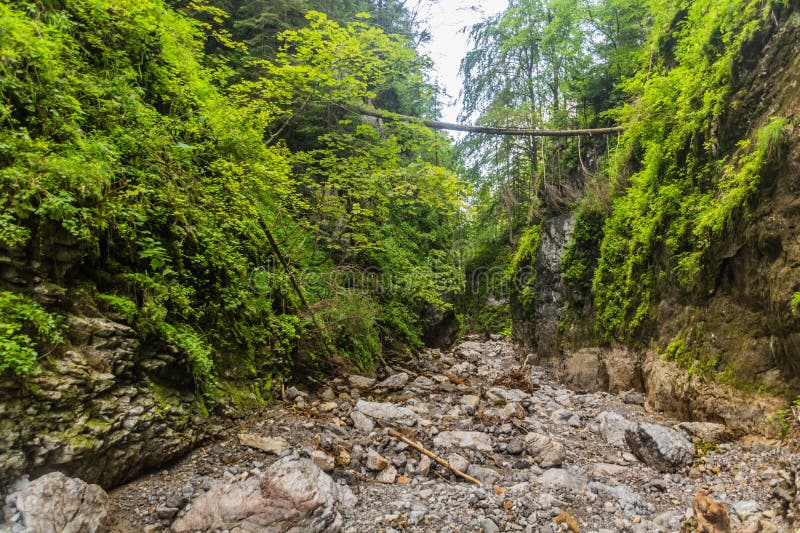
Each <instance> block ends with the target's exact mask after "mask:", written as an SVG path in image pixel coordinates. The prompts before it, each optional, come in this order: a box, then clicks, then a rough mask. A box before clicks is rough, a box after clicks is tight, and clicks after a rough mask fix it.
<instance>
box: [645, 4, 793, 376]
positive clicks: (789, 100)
mask: <svg viewBox="0 0 800 533" xmlns="http://www.w3.org/2000/svg"><path fill="white" fill-rule="evenodd" d="M768 28H769V29H768V30H765V31H764V32H762V33H761V34H760V35H759V37H758V38H756V39H755V40H753V41H752V42H751V43H749V46H748V47H746V49H745V51H744V54H743V56H742V57H741V59H740V62H739V63H738V64H736V65H735V66H734V70H733V72H734V92H733V94H731V97H730V100H729V106H728V107H727V112H726V114H725V115H724V116H723V117H722V120H721V121H720V126H719V128H720V138H721V142H720V145H721V146H726V145H729V144H732V143H733V142H734V141H735V139H736V138H739V137H741V135H742V132H747V131H754V130H756V129H757V128H759V127H760V126H762V125H764V124H765V123H766V122H768V121H769V119H770V117H774V116H778V117H783V118H786V119H787V123H788V124H789V128H788V130H789V131H790V133H789V135H788V139H787V142H786V143H785V145H784V146H782V147H781V153H780V155H779V156H778V157H776V158H774V162H773V163H772V164H771V165H770V166H769V167H768V168H766V169H764V171H762V180H761V186H760V190H759V191H758V193H757V196H756V197H755V199H754V200H753V201H752V202H751V203H750V205H749V209H748V212H747V213H746V214H745V215H744V216H742V217H741V218H740V219H739V220H738V221H735V222H734V223H733V224H731V225H730V228H729V231H728V232H727V234H726V235H725V236H724V237H723V238H722V239H720V240H719V241H718V242H717V243H715V246H714V253H713V254H712V255H711V256H710V260H709V261H708V262H707V263H706V264H705V265H704V268H703V271H702V280H701V281H702V285H701V286H702V290H701V291H698V292H696V293H694V294H685V293H682V292H680V291H679V290H677V288H676V287H674V286H670V285H668V284H664V285H662V286H660V287H658V295H659V297H660V300H661V301H660V304H659V305H658V306H657V307H656V309H655V310H654V312H653V313H652V317H651V323H652V324H653V332H652V336H653V338H654V339H655V341H656V344H658V345H661V346H664V345H666V344H667V343H669V342H670V340H672V339H674V338H676V337H678V336H679V337H680V338H683V339H685V340H686V344H687V346H688V347H690V348H691V349H692V351H694V352H696V353H703V354H707V355H708V356H709V357H711V358H716V359H717V360H718V361H719V367H721V368H724V369H726V370H728V371H729V372H730V373H732V377H733V378H734V379H735V380H736V381H739V382H743V383H752V384H756V385H763V386H765V387H767V388H770V389H773V390H775V389H777V390H789V391H793V390H797V389H798V387H800V381H798V377H800V319H798V318H797V317H796V316H794V314H793V313H792V311H791V305H790V301H791V299H792V295H793V294H794V293H795V292H796V291H798V290H800V135H798V131H800V82H799V81H798V80H800V12H798V10H797V9H796V8H795V9H794V10H793V11H792V12H791V13H790V14H789V15H788V16H787V17H785V18H784V19H783V20H781V21H780V23H779V24H777V26H775V25H772V24H770V25H769V26H768Z"/></svg>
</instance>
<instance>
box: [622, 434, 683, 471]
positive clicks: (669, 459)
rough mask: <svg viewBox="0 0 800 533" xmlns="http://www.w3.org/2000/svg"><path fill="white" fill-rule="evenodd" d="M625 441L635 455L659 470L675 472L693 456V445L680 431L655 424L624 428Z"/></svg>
mask: <svg viewBox="0 0 800 533" xmlns="http://www.w3.org/2000/svg"><path fill="white" fill-rule="evenodd" d="M625 442H627V444H628V446H629V447H630V449H631V451H632V452H633V453H634V455H636V457H638V458H639V459H641V460H642V461H643V462H644V463H645V464H647V465H649V466H652V467H653V468H655V469H656V470H658V471H659V472H677V471H678V470H680V469H681V468H682V467H684V466H687V465H689V464H691V462H692V461H693V460H694V456H695V449H694V446H692V443H691V442H689V440H688V439H687V438H686V437H684V436H683V434H682V433H681V432H679V431H677V430H675V429H672V428H668V427H664V426H659V425H657V424H646V423H639V424H637V425H636V426H635V427H633V428H629V429H626V430H625Z"/></svg>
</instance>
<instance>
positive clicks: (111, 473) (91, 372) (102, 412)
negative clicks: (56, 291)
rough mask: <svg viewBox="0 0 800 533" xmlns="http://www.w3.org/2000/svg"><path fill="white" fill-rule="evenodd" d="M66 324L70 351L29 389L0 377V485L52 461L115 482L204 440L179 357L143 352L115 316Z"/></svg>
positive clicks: (189, 381)
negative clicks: (145, 355) (144, 355)
mask: <svg viewBox="0 0 800 533" xmlns="http://www.w3.org/2000/svg"><path fill="white" fill-rule="evenodd" d="M66 322H67V326H68V333H67V338H68V341H69V346H68V349H67V350H66V352H65V353H64V354H63V356H59V357H58V358H53V359H52V360H49V361H47V362H45V363H44V365H43V369H42V372H41V373H40V374H39V375H36V376H32V377H30V384H29V385H28V386H27V387H26V388H25V389H21V388H20V387H19V384H18V382H16V381H13V380H8V379H6V380H3V379H2V378H0V487H1V486H4V485H6V484H8V483H10V482H11V481H12V480H14V479H16V478H17V477H19V476H20V475H22V474H23V473H29V474H32V475H36V474H37V473H43V472H48V471H52V470H53V469H58V470H60V471H62V472H64V473H66V474H67V475H69V476H77V477H80V478H81V479H84V480H86V481H88V482H91V483H99V484H100V485H103V486H106V487H108V486H113V485H115V484H118V483H120V482H122V481H124V480H126V479H130V478H131V477H133V476H134V475H136V474H137V473H139V472H141V471H142V470H145V469H148V468H152V467H154V466H157V465H161V464H163V463H164V462H166V461H168V460H170V459H172V458H174V457H176V456H179V455H180V454H182V453H185V452H186V451H187V450H189V449H190V448H191V447H192V446H194V445H195V444H196V443H197V442H199V441H200V440H201V439H202V438H204V435H205V433H204V429H203V426H208V425H209V424H208V421H207V419H204V418H203V417H202V416H201V414H200V409H199V408H198V407H197V406H199V405H201V403H202V402H201V401H199V400H198V399H197V398H196V397H195V392H194V385H193V384H192V379H191V375H190V373H189V372H188V370H187V369H186V368H187V367H186V362H185V360H184V359H183V357H182V356H180V355H176V354H172V353H164V354H156V355H152V356H151V355H148V356H147V357H146V358H145V357H142V356H141V354H142V350H143V348H142V347H141V346H140V345H139V342H138V340H137V339H136V336H135V334H134V331H133V330H132V329H131V328H129V327H128V326H126V325H124V324H122V323H120V322H116V321H114V320H111V319H110V318H106V317H99V316H95V317H86V316H77V315H68V316H67V320H66Z"/></svg>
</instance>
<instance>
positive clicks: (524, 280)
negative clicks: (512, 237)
mask: <svg viewBox="0 0 800 533" xmlns="http://www.w3.org/2000/svg"><path fill="white" fill-rule="evenodd" d="M541 234H542V229H541V225H536V226H531V227H529V228H527V229H526V230H525V232H524V233H523V234H522V237H520V239H519V244H518V245H517V251H516V252H515V253H514V257H512V258H511V262H510V263H509V265H508V271H507V275H508V276H509V277H510V278H511V279H512V280H513V281H512V283H514V284H515V290H517V291H518V294H519V300H520V303H522V305H523V307H524V308H525V309H526V310H527V311H528V312H529V314H530V316H533V315H534V313H533V304H534V300H535V299H536V289H535V285H536V272H535V270H534V269H535V267H536V253H537V252H538V251H539V240H540V239H541Z"/></svg>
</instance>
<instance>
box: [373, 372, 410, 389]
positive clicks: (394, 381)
mask: <svg viewBox="0 0 800 533" xmlns="http://www.w3.org/2000/svg"><path fill="white" fill-rule="evenodd" d="M407 383H408V374H406V373H405V372H400V373H399V374H394V375H392V376H389V377H388V378H386V379H384V380H383V381H381V382H380V383H378V386H379V387H381V388H384V389H388V390H400V389H402V388H403V387H405V386H406V384H407Z"/></svg>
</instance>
